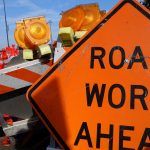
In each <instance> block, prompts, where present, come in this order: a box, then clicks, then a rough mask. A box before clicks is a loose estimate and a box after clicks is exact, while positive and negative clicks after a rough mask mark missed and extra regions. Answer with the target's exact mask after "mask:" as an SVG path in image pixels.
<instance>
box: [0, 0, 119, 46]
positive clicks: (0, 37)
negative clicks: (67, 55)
mask: <svg viewBox="0 0 150 150" xmlns="http://www.w3.org/2000/svg"><path fill="white" fill-rule="evenodd" d="M118 1H119V0H5V3H6V12H7V21H8V27H9V41H10V44H16V43H15V40H14V31H15V27H16V21H18V20H20V19H22V18H26V17H34V16H39V15H44V16H45V17H46V19H47V21H50V22H52V23H51V30H52V39H53V40H56V39H57V36H58V25H59V21H60V18H61V15H60V13H61V12H62V11H65V10H68V9H70V8H72V7H74V6H76V5H79V4H88V3H98V4H99V8H100V9H101V10H107V11H109V10H110V9H111V8H112V7H113V6H115V5H116V4H117V3H118ZM6 46H7V39H6V29H5V21H4V10H3V0H0V49H1V48H3V47H6Z"/></svg>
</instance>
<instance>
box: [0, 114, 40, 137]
mask: <svg viewBox="0 0 150 150" xmlns="http://www.w3.org/2000/svg"><path fill="white" fill-rule="evenodd" d="M38 121H39V119H38V118H37V117H36V118H32V119H31V118H30V119H25V120H21V121H16V122H14V124H13V126H7V127H4V128H3V131H4V133H5V134H6V136H14V135H17V134H21V133H25V132H27V131H29V130H30V129H31V128H32V127H33V126H34V125H35V124H36V123H37V122H38Z"/></svg>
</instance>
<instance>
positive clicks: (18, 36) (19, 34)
mask: <svg viewBox="0 0 150 150" xmlns="http://www.w3.org/2000/svg"><path fill="white" fill-rule="evenodd" d="M14 37H15V40H16V42H17V44H18V46H19V47H21V48H23V49H26V48H32V47H34V45H33V44H31V43H30V41H29V40H28V39H27V37H26V35H25V31H24V23H23V21H18V22H16V30H15V32H14Z"/></svg>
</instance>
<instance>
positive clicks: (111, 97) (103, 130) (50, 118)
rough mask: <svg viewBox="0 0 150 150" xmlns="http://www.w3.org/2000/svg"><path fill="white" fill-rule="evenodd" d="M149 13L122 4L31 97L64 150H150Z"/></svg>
mask: <svg viewBox="0 0 150 150" xmlns="http://www.w3.org/2000/svg"><path fill="white" fill-rule="evenodd" d="M149 36H150V13H149V11H148V10H147V9H146V8H144V7H143V6H142V5H141V4H139V3H138V2H137V1H134V0H122V1H120V2H119V3H118V4H117V5H116V6H115V7H114V8H113V9H112V10H111V11H110V12H109V13H108V14H107V16H106V17H105V18H104V19H103V20H102V21H101V22H99V24H97V25H96V26H95V27H94V28H93V29H91V31H89V32H88V33H87V34H86V35H85V36H84V37H83V38H82V39H80V40H79V41H78V42H77V43H76V44H75V45H74V46H73V48H71V50H69V51H68V53H67V54H65V56H64V57H62V58H61V59H60V60H59V61H58V62H57V63H56V64H55V65H54V66H52V68H51V69H50V70H49V71H47V73H46V74H45V75H44V76H43V77H42V78H40V79H39V80H38V81H37V82H36V83H35V84H34V85H33V86H32V88H30V90H29V91H28V94H27V97H28V100H29V101H30V103H31V104H32V106H33V108H34V109H35V110H36V112H37V113H38V115H39V116H40V118H41V119H42V121H43V122H44V124H45V126H46V127H47V128H48V129H49V131H50V132H51V133H52V134H53V136H54V137H55V139H56V140H57V142H58V143H59V144H60V145H61V146H62V148H63V149H65V150H67V149H71V150H87V149H101V150H108V149H109V150H118V149H119V150H123V149H130V150H146V149H147V148H148V149H150V121H149V119H148V117H149V115H150V94H149V93H150V92H149V90H150V82H149V79H150V71H149V69H150V44H149V43H150V40H149V39H150V38H149Z"/></svg>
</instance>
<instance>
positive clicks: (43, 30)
mask: <svg viewBox="0 0 150 150" xmlns="http://www.w3.org/2000/svg"><path fill="white" fill-rule="evenodd" d="M24 24H25V33H26V36H27V38H28V40H29V41H30V42H31V43H32V44H33V45H41V44H46V43H48V41H49V40H50V34H51V32H50V27H49V25H48V24H47V22H46V19H45V17H43V16H40V17H34V18H27V19H24Z"/></svg>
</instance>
